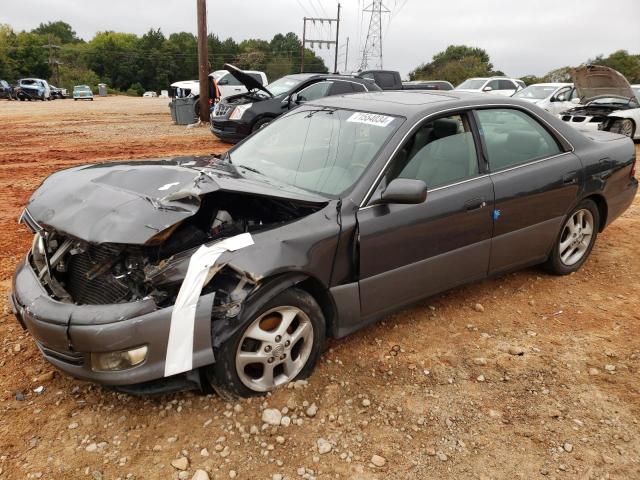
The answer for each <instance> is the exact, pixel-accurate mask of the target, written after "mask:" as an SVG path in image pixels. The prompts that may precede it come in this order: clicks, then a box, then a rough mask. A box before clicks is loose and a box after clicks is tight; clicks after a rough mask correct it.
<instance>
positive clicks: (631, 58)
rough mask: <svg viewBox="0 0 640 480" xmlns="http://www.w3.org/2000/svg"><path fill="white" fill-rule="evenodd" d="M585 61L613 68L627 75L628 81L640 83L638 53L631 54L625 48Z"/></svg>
mask: <svg viewBox="0 0 640 480" xmlns="http://www.w3.org/2000/svg"><path fill="white" fill-rule="evenodd" d="M587 63H591V64H594V65H604V66H605V67H610V68H613V69H614V70H617V71H618V72H620V73H621V74H622V75H624V76H625V77H627V80H628V81H629V83H640V55H631V54H629V52H628V51H627V50H618V51H616V52H613V53H612V54H610V55H609V56H608V57H604V56H603V55H598V56H597V57H596V58H594V59H592V60H589V61H588V62H587Z"/></svg>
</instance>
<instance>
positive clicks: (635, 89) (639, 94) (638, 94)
mask: <svg viewBox="0 0 640 480" xmlns="http://www.w3.org/2000/svg"><path fill="white" fill-rule="evenodd" d="M631 88H632V90H633V93H635V94H636V98H637V99H638V101H639V102H640V87H631Z"/></svg>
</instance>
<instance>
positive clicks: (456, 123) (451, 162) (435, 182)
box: [386, 115, 478, 188]
mask: <svg viewBox="0 0 640 480" xmlns="http://www.w3.org/2000/svg"><path fill="white" fill-rule="evenodd" d="M476 175H478V159H477V155H476V148H475V143H474V141H473V136H472V134H471V128H470V127H469V122H468V119H467V117H466V115H452V116H449V117H443V118H439V119H437V120H433V121H430V122H428V123H426V124H424V125H422V126H421V127H420V128H419V129H418V131H416V133H414V134H413V135H412V136H411V138H410V139H409V140H408V141H407V143H405V144H404V145H403V147H402V149H401V150H400V151H399V152H398V155H397V156H396V158H395V159H394V162H393V165H392V167H391V169H390V170H389V171H388V172H387V177H386V179H387V183H388V182H390V181H391V180H393V179H394V178H411V179H416V180H422V181H423V182H424V183H426V185H427V187H428V188H435V187H440V186H443V185H447V184H451V183H454V182H458V181H462V180H466V179H468V178H472V177H475V176H476Z"/></svg>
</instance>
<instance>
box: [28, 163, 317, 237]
mask: <svg viewBox="0 0 640 480" xmlns="http://www.w3.org/2000/svg"><path fill="white" fill-rule="evenodd" d="M218 191H228V192H237V193H247V194H252V195H257V196H265V197H274V198H284V199H289V200H298V201H303V202H310V203H325V202H327V199H326V198H324V197H320V196H318V195H314V194H312V193H310V192H307V191H305V190H302V189H299V188H296V187H293V186H291V185H287V184H282V183H279V182H277V181H275V180H273V179H270V178H268V177H264V176H260V175H258V174H252V173H251V172H246V176H245V175H242V174H240V173H239V171H238V170H237V169H236V168H235V167H234V166H233V165H230V164H229V163H226V162H223V161H221V160H219V159H218V158H217V157H181V158H176V159H173V160H166V159H158V160H151V161H149V160H147V161H137V162H116V163H102V164H97V165H90V166H83V167H76V168H71V169H68V170H63V171H61V172H58V173H55V174H53V175H51V176H50V177H49V178H47V179H46V180H45V181H44V182H43V183H42V185H41V186H40V187H39V188H38V189H37V190H36V191H35V193H34V194H33V196H32V197H31V199H30V200H29V203H28V204H27V209H28V211H29V214H30V216H31V217H32V218H33V219H34V220H36V221H37V222H38V224H40V225H41V226H43V227H49V228H52V229H55V230H57V231H59V232H64V233H66V234H68V235H71V236H73V237H76V238H79V239H82V240H85V241H87V242H92V243H126V244H136V245H138V244H139V245H141V244H145V243H147V242H148V241H149V240H150V239H151V238H152V237H153V236H154V235H156V234H157V233H159V232H161V231H163V230H165V229H167V228H169V227H171V226H173V225H175V224H176V223H179V222H181V221H182V220H184V219H186V218H189V217H191V216H193V215H195V214H196V212H197V211H198V209H199V208H200V203H201V197H202V196H203V195H206V194H209V193H213V192H218Z"/></svg>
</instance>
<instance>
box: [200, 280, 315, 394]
mask: <svg viewBox="0 0 640 480" xmlns="http://www.w3.org/2000/svg"><path fill="white" fill-rule="evenodd" d="M324 339H325V319H324V315H323V314H322V310H321V309H320V307H319V306H318V303H317V302H316V301H315V300H314V298H313V297H312V296H311V295H309V294H308V293H307V292H305V291H304V290H300V289H297V288H290V289H288V290H285V291H284V292H282V293H280V294H279V295H276V296H275V297H274V298H273V299H271V300H269V301H268V302H266V303H265V304H264V306H262V308H260V309H259V310H258V313H257V314H256V315H255V316H254V317H253V318H250V319H245V320H244V325H243V326H242V327H241V328H240V329H238V331H237V332H236V333H234V334H233V335H232V336H231V337H230V338H229V339H228V340H227V341H226V342H224V343H223V344H222V346H221V347H220V349H219V350H218V351H217V352H216V363H214V364H213V365H211V366H210V367H208V369H207V371H206V373H207V377H208V379H209V381H210V382H211V386H212V387H213V388H214V390H216V391H217V392H218V393H219V394H220V395H221V396H223V397H226V398H234V397H251V396H257V395H264V394H266V393H267V392H270V391H272V390H273V389H275V388H277V387H279V386H282V385H285V384H287V383H289V382H291V381H293V380H296V379H300V378H306V377H308V376H309V375H310V374H311V372H312V371H313V369H314V368H315V365H316V363H317V362H318V359H319V358H320V354H321V353H322V348H323V346H324Z"/></svg>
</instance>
